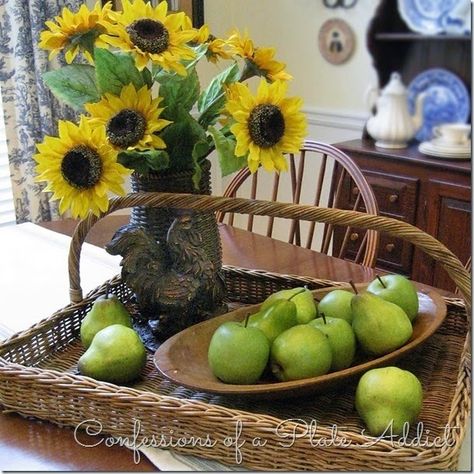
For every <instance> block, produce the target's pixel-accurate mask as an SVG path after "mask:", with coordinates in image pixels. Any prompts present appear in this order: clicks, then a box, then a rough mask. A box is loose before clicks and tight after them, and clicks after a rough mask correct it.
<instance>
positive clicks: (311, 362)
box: [270, 324, 332, 381]
mask: <svg viewBox="0 0 474 474" xmlns="http://www.w3.org/2000/svg"><path fill="white" fill-rule="evenodd" d="M331 363H332V350H331V346H330V344H329V341H328V338H327V337H326V336H325V335H324V334H323V333H322V332H321V331H320V330H319V329H316V328H315V327H313V326H311V325H309V324H298V325H297V326H293V327H292V328H290V329H287V330H286V331H284V332H282V333H281V334H280V335H279V336H278V337H277V338H276V339H275V340H274V341H273V344H272V347H271V351H270V365H271V370H272V372H273V374H274V375H275V377H276V378H277V379H278V380H280V381H287V380H298V379H305V378H307V377H317V376H319V375H324V374H326V373H327V372H329V369H330V368H331Z"/></svg>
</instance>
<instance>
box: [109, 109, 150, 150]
mask: <svg viewBox="0 0 474 474" xmlns="http://www.w3.org/2000/svg"><path fill="white" fill-rule="evenodd" d="M145 128H146V121H145V119H144V118H143V115H142V114H140V113H139V112H136V111H135V110H130V109H123V110H121V111H120V112H119V113H118V114H117V115H114V116H113V117H112V118H111V119H110V120H109V122H108V123H107V127H106V131H107V138H108V139H109V142H110V143H112V145H115V146H118V147H120V148H127V147H129V146H133V145H136V144H137V143H138V142H139V141H140V140H141V139H142V138H143V135H145Z"/></svg>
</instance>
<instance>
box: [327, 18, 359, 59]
mask: <svg viewBox="0 0 474 474" xmlns="http://www.w3.org/2000/svg"><path fill="white" fill-rule="evenodd" d="M318 42H319V51H320V52H321V54H322V56H323V57H324V59H326V61H328V62H329V63H331V64H343V63H345V62H346V61H348V60H349V58H350V57H351V56H352V53H353V52H354V49H355V35H354V32H353V30H352V28H351V27H350V26H349V24H348V23H347V22H345V21H344V20H341V19H340V18H332V19H330V20H327V21H326V22H324V23H323V25H322V26H321V29H320V30H319V38H318Z"/></svg>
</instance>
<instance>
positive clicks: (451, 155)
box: [418, 142, 471, 160]
mask: <svg viewBox="0 0 474 474" xmlns="http://www.w3.org/2000/svg"><path fill="white" fill-rule="evenodd" d="M418 150H419V151H420V152H421V153H424V154H425V155H429V156H434V157H436V158H444V159H447V160H449V159H457V160H461V159H464V160H465V159H470V158H471V149H470V147H469V148H467V149H465V148H463V149H462V150H459V148H457V151H452V149H451V151H446V150H440V149H439V148H438V147H436V146H435V145H433V143H432V142H422V143H420V145H419V146H418Z"/></svg>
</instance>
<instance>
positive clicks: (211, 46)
mask: <svg viewBox="0 0 474 474" xmlns="http://www.w3.org/2000/svg"><path fill="white" fill-rule="evenodd" d="M193 42H195V43H197V44H207V51H206V57H207V59H208V60H209V61H210V62H211V63H214V64H215V63H217V61H218V60H219V59H220V58H222V59H230V57H231V55H230V53H229V52H228V51H227V43H226V41H224V40H223V39H221V38H216V37H215V36H214V35H212V34H211V33H210V31H209V27H208V26H207V25H203V26H201V28H199V30H197V32H196V36H195V37H194V39H193Z"/></svg>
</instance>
